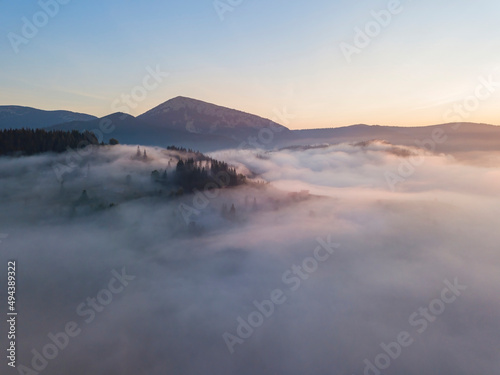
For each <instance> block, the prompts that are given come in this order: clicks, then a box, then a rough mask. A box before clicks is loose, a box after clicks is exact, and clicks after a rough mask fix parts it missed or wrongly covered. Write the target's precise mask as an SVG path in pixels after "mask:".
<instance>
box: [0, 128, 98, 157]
mask: <svg viewBox="0 0 500 375" xmlns="http://www.w3.org/2000/svg"><path fill="white" fill-rule="evenodd" d="M98 144H99V141H98V140H97V137H96V136H95V134H94V133H92V132H89V131H84V132H79V131H78V130H72V131H63V130H49V131H47V130H43V129H5V130H1V131H0V155H10V156H18V155H35V154H40V153H44V152H55V153H62V152H65V151H66V150H67V149H68V148H71V149H78V148H83V147H85V146H88V145H98Z"/></svg>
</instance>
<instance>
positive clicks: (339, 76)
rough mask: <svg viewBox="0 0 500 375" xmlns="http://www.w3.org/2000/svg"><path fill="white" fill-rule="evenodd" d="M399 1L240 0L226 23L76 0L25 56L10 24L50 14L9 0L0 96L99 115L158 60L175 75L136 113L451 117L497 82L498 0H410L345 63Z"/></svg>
mask: <svg viewBox="0 0 500 375" xmlns="http://www.w3.org/2000/svg"><path fill="white" fill-rule="evenodd" d="M53 1H55V0H47V4H50V3H52V2H53ZM391 1H393V0H390V1H387V0H386V1H378V0H376V1H375V0H372V1H352V0H351V1H332V0H330V1H326V0H317V1H315V2H313V3H309V2H304V1H290V0H288V1H284V0H275V1H272V2H270V1H263V0H242V1H241V2H240V4H239V5H235V6H231V5H226V7H231V8H232V11H227V12H226V13H224V15H223V18H224V20H223V21H221V19H220V17H219V15H218V13H217V12H216V10H215V8H214V2H213V1H212V0H203V1H202V0H183V1H152V0H145V1H141V2H139V1H126V0H125V1H124V0H120V1H118V0H108V1H95V0H86V1H82V0H80V1H78V0H71V1H69V2H68V3H67V4H64V5H63V4H59V10H58V11H57V12H55V14H54V16H53V17H50V16H48V21H47V22H46V24H45V25H43V21H44V19H43V15H41V16H40V14H38V17H39V22H41V23H40V24H41V25H42V26H40V27H38V28H37V29H38V32H37V34H36V35H35V36H34V37H32V38H26V41H27V43H25V44H19V45H17V48H18V53H16V52H15V51H14V48H13V43H11V41H10V39H9V38H11V39H12V35H13V34H9V33H15V34H16V35H18V36H20V37H24V36H23V32H22V26H23V21H22V19H23V17H26V19H28V20H30V21H31V22H33V17H34V16H35V15H36V14H37V12H41V11H42V12H44V11H43V10H42V7H41V5H40V4H39V3H37V2H36V1H32V2H6V1H4V2H2V4H1V6H2V12H1V13H0V30H1V35H2V38H1V39H0V61H1V65H0V66H1V69H0V87H1V91H0V104H17V105H26V106H32V107H37V108H41V109H67V110H73V111H80V112H86V113H90V114H94V115H97V116H102V115H106V114H109V113H111V112H114V110H113V103H114V102H116V100H117V98H120V97H121V95H123V94H130V92H131V91H132V90H133V89H134V87H136V86H138V85H142V82H143V80H144V78H145V76H146V75H148V67H151V68H153V69H155V68H157V67H159V69H161V70H162V71H163V72H168V73H169V76H168V78H165V79H163V80H162V82H160V83H159V84H158V85H157V87H155V88H154V89H152V90H148V92H147V96H146V97H145V98H144V99H141V100H140V101H136V102H135V103H134V108H130V113H131V114H133V115H138V114H140V113H142V112H144V111H146V110H148V109H150V108H152V107H154V106H156V105H158V104H160V103H162V102H164V101H166V100H168V99H170V98H172V97H175V96H178V95H182V96H189V97H193V98H197V99H200V100H205V101H209V102H212V103H216V104H220V105H224V106H228V107H231V108H237V109H241V110H244V111H247V112H251V113H255V114H258V115H260V116H263V117H273V116H274V114H275V113H276V112H277V111H278V112H283V111H284V110H286V112H287V113H289V114H290V117H289V119H288V121H287V123H286V124H285V125H287V126H289V127H291V128H315V127H335V126H343V125H350V124H355V123H368V124H381V125H401V126H406V125H413V126H414V125H428V124H436V123H442V122H445V121H444V119H443V118H444V117H445V116H444V114H445V113H448V112H449V109H450V108H453V105H454V104H456V103H463V101H464V100H466V99H467V98H468V97H470V96H471V95H474V92H475V91H476V88H477V86H478V84H480V82H481V77H483V78H485V79H487V78H488V77H489V76H491V75H492V74H496V77H497V81H499V82H500V69H496V68H497V67H498V66H500V54H499V51H500V24H499V23H498V14H500V3H499V2H498V1H496V0H479V1H474V2H473V1H470V0H468V1H465V0H454V1H451V0H442V1H439V2H437V1H429V0H420V1H415V0H414V1H411V0H406V1H405V0H402V1H401V2H400V5H399V7H398V8H397V9H399V10H400V11H399V12H398V13H397V14H391V20H390V21H389V22H388V24H387V25H386V26H385V25H382V26H380V32H378V33H375V34H374V36H373V37H369V39H370V44H369V45H368V46H366V47H363V48H360V49H359V51H360V52H359V53H355V54H352V55H351V61H348V59H346V57H345V55H344V54H343V52H342V49H341V47H340V45H341V43H343V42H344V43H348V44H350V45H352V46H354V47H356V45H355V44H354V37H355V35H356V32H355V28H359V29H361V30H366V27H367V25H368V23H369V22H373V21H374V17H373V15H372V14H371V12H372V11H376V12H380V11H382V10H387V9H388V8H389V4H390V3H391ZM42 2H43V1H42ZM221 3H225V4H231V3H232V4H236V3H238V1H236V0H233V1H231V0H221V1H220V3H219V5H220V4H221ZM40 17H41V18H40ZM372 26H373V25H372ZM35 27H36V26H35ZM375 31H376V30H375ZM9 35H10V37H9ZM356 48H357V47H356ZM497 91H498V92H497ZM499 99H500V86H499V87H498V90H494V92H491V95H489V96H488V98H487V99H481V100H480V101H479V104H478V105H477V106H473V107H474V110H473V111H472V110H470V111H467V113H466V116H465V117H466V118H464V120H467V121H477V122H488V123H495V124H500V114H499V112H498V102H499ZM476 107H477V108H476ZM282 122H283V121H282Z"/></svg>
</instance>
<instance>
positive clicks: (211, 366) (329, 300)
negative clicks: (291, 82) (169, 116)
mask: <svg viewBox="0 0 500 375" xmlns="http://www.w3.org/2000/svg"><path fill="white" fill-rule="evenodd" d="M135 151H136V150H135V147H131V146H114V147H101V148H99V149H95V150H93V151H92V152H89V153H87V154H85V155H83V156H81V157H79V158H73V159H71V158H68V155H65V154H61V155H52V154H47V155H40V156H32V157H22V158H0V205H1V206H0V234H1V238H0V240H1V242H0V260H1V262H0V267H1V271H0V275H1V280H3V281H2V283H1V285H2V286H1V290H0V296H1V299H0V300H1V301H2V303H3V306H1V309H2V311H5V312H6V311H7V303H6V296H7V285H6V282H5V281H6V279H7V276H6V275H7V262H8V261H9V260H11V261H12V260H15V262H16V268H17V270H16V271H17V275H16V278H17V286H16V287H17V290H16V292H17V293H16V307H17V311H18V315H17V317H16V319H17V322H16V328H17V331H16V355H17V363H16V365H17V367H16V368H15V369H14V368H10V367H8V366H7V362H8V359H7V358H6V352H7V351H6V350H5V349H6V347H8V340H6V336H7V329H8V328H7V327H8V325H7V322H6V320H7V318H6V317H5V316H4V318H3V319H2V321H3V323H2V324H1V327H2V328H1V329H2V331H1V332H2V333H1V335H2V339H1V342H2V349H3V350H4V355H3V356H2V358H3V359H2V362H3V363H1V365H0V366H1V367H2V370H1V373H2V374H16V373H19V374H30V375H32V374H56V375H57V374H61V375H65V374H72V375H83V374H96V375H99V374H103V375H104V374H106V375H111V374H120V375H128V374H130V375H138V374H147V375H156V374H158V375H160V374H161V375H164V374H175V375H184V374H186V375H187V374H193V375H198V374H214V375H215V374H217V375H232V374H240V375H250V374H251V375H256V374H259V375H264V374H272V375H276V374H284V375H295V374H297V375H299V374H300V375H302V374H310V375H337V374H338V375H358V374H359V375H361V374H370V375H379V374H384V375H391V374H394V375H400V374H405V375H422V374H426V375H434V374H435V375H462V374H463V375H470V374H498V373H499V372H498V371H499V369H500V353H499V351H498V348H499V347H500V325H499V324H498V322H499V321H500V298H498V297H499V293H498V285H499V284H500V272H499V271H500V251H499V250H500V249H499V246H500V245H499V244H500V231H499V230H498V220H499V219H498V218H499V216H500V198H499V193H498V192H499V191H500V167H499V166H498V164H496V163H491V162H484V163H482V162H478V160H491V158H492V157H497V158H498V156H494V155H491V154H485V155H480V153H479V154H478V153H476V154H475V155H474V160H473V161H470V162H469V161H468V160H467V159H466V158H461V159H460V160H457V159H456V158H454V157H453V156H451V155H435V154H429V153H426V152H424V151H422V150H418V149H413V148H400V147H394V146H391V145H388V144H386V143H383V142H372V143H367V144H360V145H349V144H341V145H336V146H328V147H327V146H317V147H302V148H292V149H286V150H281V151H273V152H264V151H256V150H231V151H221V152H216V153H214V154H212V155H211V156H212V157H214V158H216V159H218V160H224V161H226V162H228V163H230V164H231V165H233V166H235V167H237V169H238V171H239V172H240V173H244V174H246V175H248V176H249V182H250V183H249V184H247V185H245V186H240V187H237V188H224V189H220V190H218V191H213V190H211V191H207V192H203V191H200V192H199V193H198V194H196V195H183V196H180V197H177V196H173V197H172V196H169V195H170V194H169V192H168V191H162V192H160V191H159V190H161V188H160V187H158V186H156V185H155V183H154V182H152V180H151V171H152V170H155V169H157V170H164V169H167V173H168V176H173V169H174V165H172V163H171V166H170V167H167V165H168V162H169V161H172V160H174V161H175V157H176V155H175V153H174V152H173V151H171V152H166V151H165V150H161V149H154V148H147V152H148V160H147V161H144V160H135V159H133V155H134V154H135ZM70 159H71V160H70ZM496 160H498V159H496ZM61 166H65V168H66V169H64V170H63V171H61V169H60V168H61ZM83 190H85V191H86V193H85V194H86V196H84V197H83V198H82V191H83ZM88 202H91V203H92V204H90V203H88ZM233 205H234V209H231V207H232V206H233ZM96 207H97V208H96Z"/></svg>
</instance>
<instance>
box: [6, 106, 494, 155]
mask: <svg viewBox="0 0 500 375" xmlns="http://www.w3.org/2000/svg"><path fill="white" fill-rule="evenodd" d="M21 127H26V128H45V129H48V130H50V129H52V130H79V131H83V130H90V131H94V132H95V133H96V135H97V136H98V137H99V136H102V139H103V140H104V141H105V142H107V141H109V139H110V138H116V139H118V140H119V141H120V143H123V144H141V145H150V146H161V147H165V146H169V145H175V146H182V147H187V148H192V149H197V150H200V151H202V152H209V151H214V150H219V149H229V148H238V147H243V148H248V147H250V148H255V147H256V146H257V145H258V146H261V147H264V148H269V149H274V148H283V147H289V146H295V145H297V146H300V145H312V144H324V143H328V144H335V143H342V142H360V141H367V140H373V139H380V140H385V141H388V142H390V143H393V144H399V145H408V146H419V145H420V146H421V147H426V145H425V144H424V143H423V142H424V141H425V140H431V139H432V138H433V136H434V137H436V134H437V139H439V140H440V141H439V142H436V141H433V146H432V147H435V151H436V152H449V153H457V152H464V151H478V150H500V127H499V126H493V125H487V124H475V123H461V124H460V125H457V124H441V125H433V126H425V127H395V126H378V125H374V126H370V125H352V126H347V127H341V128H329V129H307V130H290V129H288V128H286V127H284V126H282V125H280V124H278V123H276V122H273V121H271V120H269V119H265V118H262V117H259V116H255V115H252V114H248V113H245V112H241V111H238V110H234V109H230V108H225V107H221V106H218V105H214V104H210V103H206V102H203V101H200V100H195V99H190V98H186V97H177V98H174V99H171V100H168V101H166V102H165V103H163V104H160V105H159V106H157V107H155V108H153V109H151V110H149V111H147V112H145V113H143V114H142V115H140V116H137V117H134V116H131V115H128V114H125V113H120V112H118V113H114V114H111V115H108V116H105V117H102V118H97V117H95V116H91V115H86V114H82V113H74V112H69V111H42V110H39V109H34V108H29V107H19V106H0V129H7V128H15V129H17V128H21ZM102 130H104V131H102ZM445 138H446V141H444V142H441V140H443V139H445ZM427 147H429V145H427Z"/></svg>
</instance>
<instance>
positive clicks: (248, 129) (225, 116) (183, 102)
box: [138, 96, 289, 137]
mask: <svg viewBox="0 0 500 375" xmlns="http://www.w3.org/2000/svg"><path fill="white" fill-rule="evenodd" d="M138 118H139V119H141V120H145V121H148V122H150V123H154V124H156V125H158V126H161V127H165V128H170V129H174V130H184V131H185V130H187V131H188V132H191V133H202V134H207V133H210V134H217V133H218V134H221V135H227V133H228V130H232V131H237V132H239V133H245V135H244V137H247V136H251V135H252V134H253V135H254V136H257V132H258V131H259V130H260V129H262V128H266V127H272V128H274V129H281V130H289V129H287V128H285V127H284V126H282V125H279V124H278V123H275V122H273V121H271V120H269V119H265V118H262V117H259V116H255V115H251V114H249V113H246V112H242V111H238V110H236V109H231V108H226V107H221V106H218V105H215V104H212V103H207V102H204V101H201V100H197V99H192V98H187V97H184V96H177V97H175V98H173V99H170V100H168V101H166V102H164V103H162V104H160V105H158V106H156V107H154V108H153V109H151V110H149V111H147V112H146V113H143V114H142V115H140V116H138ZM242 135H243V134H240V136H242Z"/></svg>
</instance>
